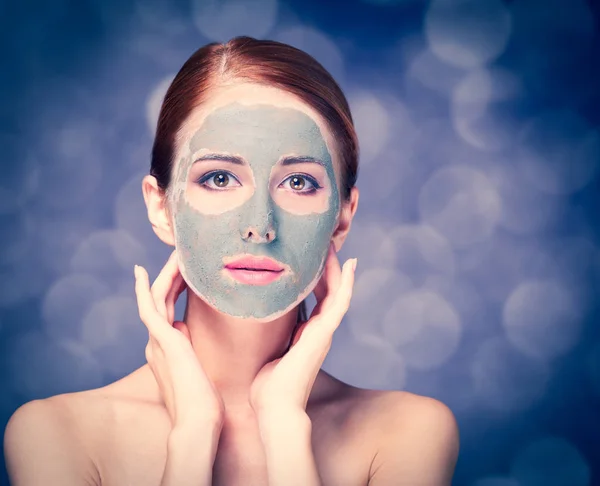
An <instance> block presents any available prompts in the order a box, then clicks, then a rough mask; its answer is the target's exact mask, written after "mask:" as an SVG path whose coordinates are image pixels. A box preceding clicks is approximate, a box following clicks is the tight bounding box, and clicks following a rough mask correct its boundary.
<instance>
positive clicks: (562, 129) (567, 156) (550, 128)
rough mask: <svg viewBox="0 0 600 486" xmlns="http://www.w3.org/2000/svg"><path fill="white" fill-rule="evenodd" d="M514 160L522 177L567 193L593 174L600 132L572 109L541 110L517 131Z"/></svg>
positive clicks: (552, 191)
mask: <svg viewBox="0 0 600 486" xmlns="http://www.w3.org/2000/svg"><path fill="white" fill-rule="evenodd" d="M519 138H520V143H519V149H518V161H519V164H520V168H521V171H522V173H523V174H524V176H525V177H526V178H527V179H528V180H529V182H530V183H531V184H532V185H534V186H535V187H537V188H538V189H539V190H541V191H544V192H547V193H549V194H559V195H560V194H571V193H573V192H575V191H578V190H579V189H581V188H583V187H584V186H586V185H587V184H588V183H589V182H590V180H591V179H592V178H593V177H594V175H595V173H596V171H597V168H598V161H599V160H600V132H599V131H598V130H597V129H595V128H591V127H590V126H589V125H588V124H587V122H586V121H585V120H583V119H582V118H581V117H580V116H579V115H577V114H576V113H574V112H572V111H567V110H561V111H551V112H546V113H543V114H541V115H539V116H537V117H535V118H533V119H532V120H530V121H529V123H527V124H526V125H525V127H524V128H523V130H522V131H521V134H520V137H519Z"/></svg>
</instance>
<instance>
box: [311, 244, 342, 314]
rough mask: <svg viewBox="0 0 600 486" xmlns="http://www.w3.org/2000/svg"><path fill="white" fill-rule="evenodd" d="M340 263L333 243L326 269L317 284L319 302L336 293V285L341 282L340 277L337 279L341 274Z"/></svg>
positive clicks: (328, 252) (328, 253) (316, 294)
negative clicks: (331, 293) (332, 292)
mask: <svg viewBox="0 0 600 486" xmlns="http://www.w3.org/2000/svg"><path fill="white" fill-rule="evenodd" d="M339 268H340V262H339V261H338V259H337V255H336V252H335V246H334V245H333V242H332V243H330V245H329V250H328V251H327V258H326V259H325V269H324V270H323V275H322V276H321V278H320V279H319V282H318V283H317V285H316V287H315V289H314V291H313V292H314V294H315V298H316V299H317V302H321V301H323V300H325V299H326V298H327V295H328V294H329V293H330V292H331V291H332V290H333V291H335V289H336V288H337V287H336V284H337V283H338V281H339V277H337V278H336V275H337V274H338V273H340V269H339Z"/></svg>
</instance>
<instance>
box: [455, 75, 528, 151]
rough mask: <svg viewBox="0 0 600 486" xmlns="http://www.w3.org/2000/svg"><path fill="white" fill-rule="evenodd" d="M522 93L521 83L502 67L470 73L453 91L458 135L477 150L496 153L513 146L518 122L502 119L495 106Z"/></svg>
mask: <svg viewBox="0 0 600 486" xmlns="http://www.w3.org/2000/svg"><path fill="white" fill-rule="evenodd" d="M521 94H522V86H521V83H520V81H519V80H518V79H517V78H516V77H515V76H514V75H513V74H511V73H510V72H509V71H506V70H504V69H500V68H493V69H487V70H477V71H474V72H471V73H470V74H468V75H467V76H466V77H465V78H464V79H463V80H462V81H461V82H460V83H459V84H458V85H457V86H456V88H455V89H454V91H453V93H452V99H451V118H452V123H453V125H454V129H455V130H456V132H457V133H458V134H459V135H460V136H461V137H462V139H463V140H465V142H467V143H468V144H470V145H473V146H474V147H476V148H478V149H481V150H486V151H496V150H500V149H503V148H505V147H507V146H510V145H511V144H513V143H514V141H515V139H516V136H517V133H516V120H514V119H504V118H501V117H500V115H499V114H496V113H494V110H493V108H494V106H495V105H497V104H500V103H506V102H508V101H511V100H514V99H515V98H517V97H518V96H519V95H521Z"/></svg>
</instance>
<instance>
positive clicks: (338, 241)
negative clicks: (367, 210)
mask: <svg viewBox="0 0 600 486" xmlns="http://www.w3.org/2000/svg"><path fill="white" fill-rule="evenodd" d="M358 196H359V191H358V187H353V188H352V189H351V191H350V199H349V200H348V201H342V208H341V211H340V219H339V222H338V226H337V228H336V230H335V231H334V233H333V236H332V237H331V240H332V241H333V244H334V246H335V251H336V252H338V251H340V249H341V248H342V245H343V244H344V241H346V236H347V235H348V231H350V226H351V225H352V218H354V213H356V208H357V207H358Z"/></svg>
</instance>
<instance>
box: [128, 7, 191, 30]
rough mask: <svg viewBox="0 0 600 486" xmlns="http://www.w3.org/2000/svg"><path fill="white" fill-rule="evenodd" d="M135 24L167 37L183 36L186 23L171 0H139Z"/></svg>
mask: <svg viewBox="0 0 600 486" xmlns="http://www.w3.org/2000/svg"><path fill="white" fill-rule="evenodd" d="M135 15H136V18H135V21H134V22H135V23H136V24H137V25H144V26H146V27H148V28H151V29H155V30H158V31H159V32H161V33H163V34H166V35H177V34H181V33H182V32H184V31H185V29H186V22H185V20H187V19H184V17H183V15H181V13H180V12H179V11H178V9H175V8H173V3H172V2H171V1H170V0H137V1H136V2H135Z"/></svg>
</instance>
